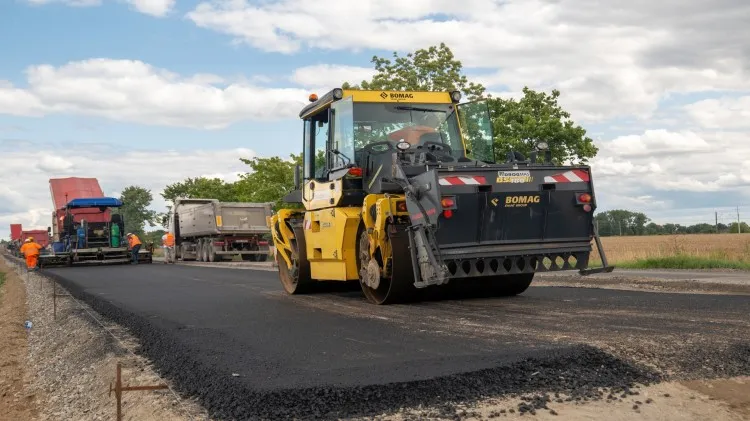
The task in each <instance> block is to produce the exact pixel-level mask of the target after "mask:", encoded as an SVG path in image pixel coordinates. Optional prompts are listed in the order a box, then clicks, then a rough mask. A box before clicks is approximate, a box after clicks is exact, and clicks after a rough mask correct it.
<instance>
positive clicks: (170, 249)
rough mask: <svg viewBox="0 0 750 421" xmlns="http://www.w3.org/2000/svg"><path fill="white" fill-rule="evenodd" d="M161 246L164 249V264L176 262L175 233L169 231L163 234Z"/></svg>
mask: <svg viewBox="0 0 750 421" xmlns="http://www.w3.org/2000/svg"><path fill="white" fill-rule="evenodd" d="M161 246H162V248H163V249H164V264H167V263H170V262H171V263H174V262H175V260H176V259H175V253H174V234H172V233H171V232H169V231H167V233H166V234H164V235H162V236H161Z"/></svg>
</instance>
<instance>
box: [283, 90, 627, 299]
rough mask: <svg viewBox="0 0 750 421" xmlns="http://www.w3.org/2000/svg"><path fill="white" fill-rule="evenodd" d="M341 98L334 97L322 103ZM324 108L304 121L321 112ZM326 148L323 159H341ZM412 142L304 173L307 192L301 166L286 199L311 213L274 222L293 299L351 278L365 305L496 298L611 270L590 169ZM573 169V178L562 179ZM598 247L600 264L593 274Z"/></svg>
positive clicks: (380, 146) (367, 149) (383, 144)
mask: <svg viewBox="0 0 750 421" xmlns="http://www.w3.org/2000/svg"><path fill="white" fill-rule="evenodd" d="M352 95H355V94H352ZM385 95H386V94H385V93H383V94H382V95H380V96H381V97H383V99H384V100H386V97H385ZM415 95H416V94H415ZM336 96H337V94H336V92H335V90H334V91H333V93H329V94H328V95H326V96H325V97H324V98H323V99H321V100H320V101H323V102H325V101H328V103H331V102H335V101H336V98H335V97H336ZM345 96H346V94H344V95H341V94H338V97H339V98H341V97H345ZM367 98H372V97H367ZM320 101H318V102H315V103H313V104H311V105H310V106H308V107H306V108H305V109H304V110H303V111H302V113H300V116H301V117H303V118H305V116H310V115H316V113H320V112H321V111H320V110H321V109H323V110H324V109H325V108H321V106H320V105H318V103H319V102H320ZM365 101H375V100H374V99H365ZM415 102H419V101H417V100H416V99H415ZM324 105H325V104H324ZM345 107H346V105H344V106H343V107H341V108H342V109H343V110H345ZM404 108H405V109H408V108H409V107H404ZM417 111H430V110H429V109H418V108H417ZM343 112H344V114H342V115H343V116H345V115H347V114H346V112H345V111H343ZM330 115H331V116H333V115H334V113H333V110H332V111H331V113H330ZM332 118H333V117H332ZM342 118H344V117H342ZM365 119H366V117H365ZM311 127H314V126H311ZM334 127H335V126H334ZM306 130H307V129H306ZM328 142H329V143H328V146H327V149H328V152H327V153H330V154H332V155H336V156H339V155H340V154H341V153H340V152H339V151H338V150H337V149H336V148H335V147H332V146H331V145H332V143H331V142H332V140H331V138H329V140H328ZM305 145H309V144H308V143H306V144H305ZM410 145H411V146H410ZM410 145H406V147H402V146H405V141H404V140H403V139H401V140H400V141H376V142H372V143H369V144H366V145H365V146H364V147H363V148H362V149H360V150H358V151H355V152H354V154H355V155H353V156H355V157H356V164H355V163H354V160H350V159H349V158H348V157H345V158H346V160H347V161H349V164H345V165H344V166H343V167H338V168H334V169H332V170H330V171H328V172H327V173H325V174H324V178H320V177H319V176H317V175H316V176H315V177H313V176H311V175H310V174H312V173H310V172H309V171H308V170H305V171H306V173H305V174H306V175H305V178H304V185H302V181H301V178H302V177H301V176H300V174H299V170H300V169H299V167H298V168H297V173H296V174H295V185H296V188H297V189H298V190H295V191H293V192H291V193H290V194H289V195H287V197H285V198H284V201H285V202H287V203H299V204H301V205H303V206H304V208H303V209H281V210H279V211H278V212H277V213H276V214H274V215H273V216H272V217H271V218H269V221H268V225H269V227H271V231H272V237H273V242H274V245H275V260H276V262H277V264H278V267H279V275H280V278H281V281H282V284H283V285H284V289H285V290H286V292H287V293H289V294H299V293H307V292H311V291H312V288H311V286H312V285H313V284H314V283H315V282H317V281H325V280H335V281H350V280H351V281H357V282H358V283H359V285H360V287H361V289H362V291H363V293H364V296H365V298H366V299H367V300H368V301H369V302H371V303H374V304H390V303H398V302H406V301H410V300H412V299H414V298H416V297H418V296H419V295H420V291H427V290H433V289H434V288H442V287H443V286H445V285H446V284H454V283H455V284H456V285H464V284H465V285H469V284H470V283H472V282H473V281H478V283H480V284H482V285H483V287H484V288H485V291H487V292H489V293H490V294H491V295H494V296H508V295H517V294H520V293H522V292H523V291H525V290H526V289H527V288H528V287H529V285H530V284H531V282H532V280H533V277H534V274H536V273H537V272H551V271H561V270H578V272H579V273H580V274H581V275H587V274H591V273H596V272H611V271H612V270H613V269H614V267H612V266H610V265H609V264H608V262H607V259H606V256H605V254H604V250H603V249H602V246H601V241H600V239H599V236H598V233H597V232H596V227H595V226H594V223H593V216H592V213H593V210H594V209H595V208H596V202H595V199H594V197H593V196H594V194H593V183H592V181H591V180H590V168H589V167H587V166H556V165H553V164H551V163H550V161H549V159H548V158H545V162H544V163H539V164H537V163H536V155H534V156H533V158H532V159H531V160H529V161H522V162H519V160H518V159H517V157H518V156H519V154H516V153H513V154H509V159H508V161H507V162H505V163H489V162H483V161H480V160H476V159H468V158H466V157H465V155H458V156H457V154H455V153H454V152H453V151H452V150H451V149H450V147H449V146H448V145H447V144H445V143H441V142H436V141H432V140H425V139H420V141H419V142H418V143H410ZM414 145H416V146H414ZM308 147H309V146H305V148H308ZM464 148H465V146H464ZM312 151H313V149H306V154H308V155H309V154H310V153H311V152H312ZM462 153H463V152H462ZM545 156H546V157H547V156H548V155H545ZM521 160H523V158H521ZM326 162H329V159H328V158H326ZM306 165H308V164H306ZM326 168H328V167H326ZM350 169H352V170H356V171H355V172H352V171H350ZM571 172H573V173H574V175H573V176H571V180H569V181H572V182H571V183H568V184H562V183H557V182H556V181H558V179H559V178H560V177H561V175H564V174H568V173H571ZM517 173H521V176H520V177H519V176H518V174H517ZM495 174H496V176H495ZM508 174H510V175H508ZM514 174H515V175H514ZM575 174H578V175H575ZM514 177H515V178H514ZM495 178H497V180H496V181H495ZM563 178H564V177H563ZM451 179H454V181H455V180H463V181H464V182H458V183H455V182H451V181H450V180H451ZM467 180H468V181H467ZM509 180H510V181H509ZM550 180H552V181H550ZM446 195H447V196H446ZM446 197H448V198H450V201H449V202H445V199H446ZM329 199H330V200H329ZM446 203H448V204H447V205H446ZM354 233H356V235H353V234H354ZM592 241H594V242H595V244H596V247H597V249H598V252H599V255H600V256H601V259H602V263H603V265H602V267H599V268H589V267H588V264H589V257H590V254H591V252H592V244H591V243H592Z"/></svg>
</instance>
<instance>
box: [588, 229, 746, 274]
mask: <svg viewBox="0 0 750 421" xmlns="http://www.w3.org/2000/svg"><path fill="white" fill-rule="evenodd" d="M602 244H603V246H604V252H605V253H606V254H607V258H608V259H609V262H610V263H611V264H615V265H618V266H620V267H631V268H643V269H645V268H671V269H701V268H705V269H708V268H729V269H750V235H742V234H684V235H652V236H624V237H619V236H617V237H602ZM599 261H600V258H599V255H598V253H596V252H595V253H594V254H593V255H592V264H594V265H596V264H599V263H598V262H599Z"/></svg>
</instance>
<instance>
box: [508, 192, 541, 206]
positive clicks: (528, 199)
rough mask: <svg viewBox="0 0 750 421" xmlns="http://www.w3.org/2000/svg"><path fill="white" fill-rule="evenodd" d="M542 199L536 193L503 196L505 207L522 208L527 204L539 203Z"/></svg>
mask: <svg viewBox="0 0 750 421" xmlns="http://www.w3.org/2000/svg"><path fill="white" fill-rule="evenodd" d="M541 199H542V197H541V196H539V195H538V194H532V195H523V196H507V197H506V198H505V207H506V208H522V207H525V206H528V205H529V204H534V203H539V201H540V200H541Z"/></svg>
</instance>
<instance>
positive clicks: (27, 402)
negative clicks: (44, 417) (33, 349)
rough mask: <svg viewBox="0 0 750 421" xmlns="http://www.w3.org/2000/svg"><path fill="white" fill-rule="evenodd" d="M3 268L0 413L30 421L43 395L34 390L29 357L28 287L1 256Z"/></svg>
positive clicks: (0, 333) (0, 299) (0, 266)
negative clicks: (25, 322)
mask: <svg viewBox="0 0 750 421" xmlns="http://www.w3.org/2000/svg"><path fill="white" fill-rule="evenodd" d="M0 272H3V273H4V279H5V282H4V283H3V285H2V287H0V338H1V339H0V414H2V417H8V418H7V419H10V420H16V421H30V420H34V419H36V418H37V417H38V415H39V409H38V407H39V397H40V396H39V395H37V393H36V392H34V391H32V388H31V385H30V383H31V381H32V374H33V373H32V372H31V370H29V369H28V365H27V360H26V357H27V355H28V350H29V340H28V335H27V333H26V331H25V329H24V327H23V326H24V321H25V320H26V314H27V310H26V291H25V288H24V285H23V281H22V280H21V279H20V277H18V276H17V275H16V273H15V272H13V271H12V270H11V268H10V267H9V266H7V265H6V264H5V262H4V261H3V259H2V258H0Z"/></svg>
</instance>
